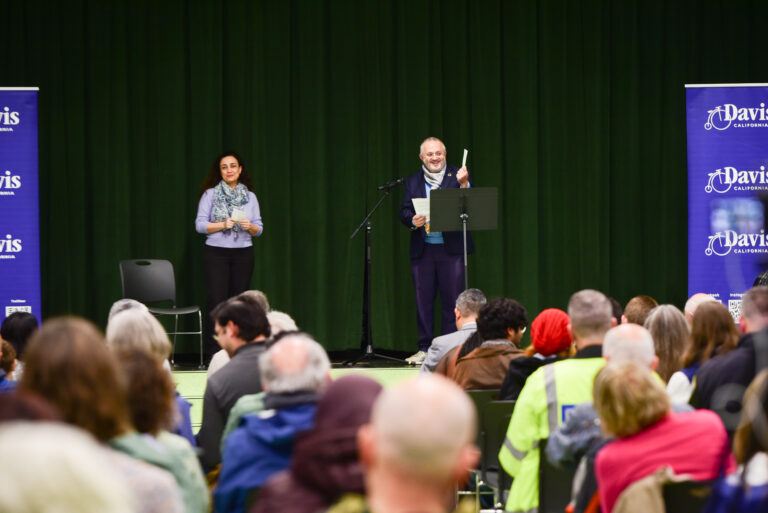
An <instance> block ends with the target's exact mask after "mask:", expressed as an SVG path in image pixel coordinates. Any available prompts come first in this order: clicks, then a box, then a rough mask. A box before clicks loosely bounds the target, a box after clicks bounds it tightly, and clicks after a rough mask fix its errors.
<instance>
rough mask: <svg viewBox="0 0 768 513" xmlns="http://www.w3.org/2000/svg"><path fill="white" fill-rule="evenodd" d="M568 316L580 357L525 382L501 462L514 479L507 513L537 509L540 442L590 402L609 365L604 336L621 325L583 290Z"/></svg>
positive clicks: (602, 301) (597, 296)
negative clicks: (599, 373) (601, 372)
mask: <svg viewBox="0 0 768 513" xmlns="http://www.w3.org/2000/svg"><path fill="white" fill-rule="evenodd" d="M568 317H569V318H570V320H571V323H570V327H569V331H570V333H571V337H572V338H573V340H574V343H575V344H576V349H577V350H578V352H577V353H576V356H574V357H573V358H567V359H565V360H561V361H559V362H555V363H551V364H549V365H545V366H543V367H541V368H540V369H538V370H536V371H535V372H534V373H533V374H531V376H530V377H529V378H528V379H527V380H526V382H525V386H523V390H522V392H520V396H519V397H518V399H517V404H516V405H515V409H514V412H513V413H512V420H511V421H510V423H509V428H508V429H507V437H506V439H505V441H504V445H503V446H502V448H501V451H500V452H499V463H501V466H502V467H503V468H504V470H506V472H507V473H508V474H509V475H510V476H512V477H513V478H514V481H513V482H512V488H511V489H510V492H509V498H508V500H507V505H506V509H507V511H529V510H535V509H536V508H538V505H539V452H540V451H539V448H538V445H539V441H540V440H544V439H546V438H548V437H549V435H550V433H554V432H555V430H556V429H557V427H558V426H559V425H560V424H562V423H563V421H564V419H565V413H566V412H567V411H568V410H570V409H572V408H573V407H574V406H576V405H577V404H581V403H585V402H588V401H589V400H590V399H591V397H592V383H593V381H594V377H595V375H596V374H597V371H599V370H600V369H601V368H602V367H603V365H605V360H604V359H603V352H602V346H603V338H604V337H605V334H606V332H607V331H608V330H609V329H610V328H611V326H612V325H613V324H615V323H616V320H615V319H614V318H613V315H612V310H611V303H610V302H609V301H608V298H606V297H605V295H603V294H602V293H601V292H598V291H596V290H582V291H579V292H577V293H575V294H574V295H573V296H571V299H570V301H569V302H568Z"/></svg>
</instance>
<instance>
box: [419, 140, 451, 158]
mask: <svg viewBox="0 0 768 513" xmlns="http://www.w3.org/2000/svg"><path fill="white" fill-rule="evenodd" d="M433 141H434V142H439V143H440V144H442V145H443V153H445V143H444V142H443V141H441V140H440V139H438V138H437V137H427V138H426V139H424V140H423V141H421V144H419V155H424V143H426V142H433Z"/></svg>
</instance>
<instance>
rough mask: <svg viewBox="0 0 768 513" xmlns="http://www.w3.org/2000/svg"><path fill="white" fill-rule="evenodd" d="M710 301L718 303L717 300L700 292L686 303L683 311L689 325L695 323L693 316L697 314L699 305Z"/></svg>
mask: <svg viewBox="0 0 768 513" xmlns="http://www.w3.org/2000/svg"><path fill="white" fill-rule="evenodd" d="M709 301H717V299H715V298H713V297H712V296H710V295H709V294H704V293H703V292H698V293H696V294H694V295H692V296H691V297H689V298H688V301H686V302H685V308H684V309H683V313H684V314H685V320H686V321H688V324H692V323H693V314H694V313H696V309H697V308H698V307H699V305H700V304H702V303H707V302H709Z"/></svg>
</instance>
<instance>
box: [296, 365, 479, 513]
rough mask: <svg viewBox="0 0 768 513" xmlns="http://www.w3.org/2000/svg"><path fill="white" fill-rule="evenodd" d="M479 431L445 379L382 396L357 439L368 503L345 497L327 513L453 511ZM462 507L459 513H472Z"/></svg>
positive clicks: (470, 409)
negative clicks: (459, 486)
mask: <svg viewBox="0 0 768 513" xmlns="http://www.w3.org/2000/svg"><path fill="white" fill-rule="evenodd" d="M476 424H477V422H476V418H475V408H474V406H473V405H472V402H471V401H470V399H469V398H468V397H467V395H466V394H465V393H464V392H463V391H462V390H461V389H460V388H459V387H458V386H456V384H454V383H452V382H450V381H448V380H447V379H445V378H444V377H442V376H437V375H430V374H427V375H424V376H419V377H418V378H416V379H410V380H407V381H403V382H400V383H398V384H397V385H395V386H393V387H390V388H387V389H385V390H384V391H383V392H382V393H381V395H379V398H378V399H377V400H376V403H375V405H374V407H373V414H372V418H371V423H370V424H367V425H365V426H363V427H362V428H361V429H360V432H359V435H358V440H359V451H360V461H361V463H362V464H363V467H364V468H365V490H366V493H365V498H362V497H360V496H356V495H347V496H345V497H344V498H343V499H342V500H341V501H340V502H339V503H337V504H336V505H335V506H333V507H331V509H329V510H328V512H329V513H363V512H368V511H376V512H395V511H400V512H406V511H407V512H414V513H415V512H418V513H446V512H448V511H451V509H452V507H453V500H454V497H455V487H456V485H457V484H459V483H463V482H464V481H465V480H466V479H467V476H468V474H469V469H471V468H472V467H473V466H474V465H475V464H476V462H477V460H478V456H479V454H478V451H477V448H476V447H475V446H474V445H473V440H474V439H475V431H476V429H477V425H476ZM463 506H466V507H462V506H459V509H458V510H457V511H461V512H464V511H475V509H474V507H473V505H471V506H470V505H468V504H467V503H464V504H463ZM286 511H287V510H286Z"/></svg>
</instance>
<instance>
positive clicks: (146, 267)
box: [120, 259, 176, 306]
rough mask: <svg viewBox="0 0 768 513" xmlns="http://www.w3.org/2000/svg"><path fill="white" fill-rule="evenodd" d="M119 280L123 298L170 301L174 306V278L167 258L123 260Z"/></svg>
mask: <svg viewBox="0 0 768 513" xmlns="http://www.w3.org/2000/svg"><path fill="white" fill-rule="evenodd" d="M120 281H121V283H122V286H123V297H124V298H130V299H135V300H136V301H140V302H142V303H157V302H160V301H170V302H171V303H172V304H173V306H176V279H175V278H174V275H173V265H172V264H171V263H170V262H169V261H168V260H150V259H137V260H123V261H121V262H120Z"/></svg>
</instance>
